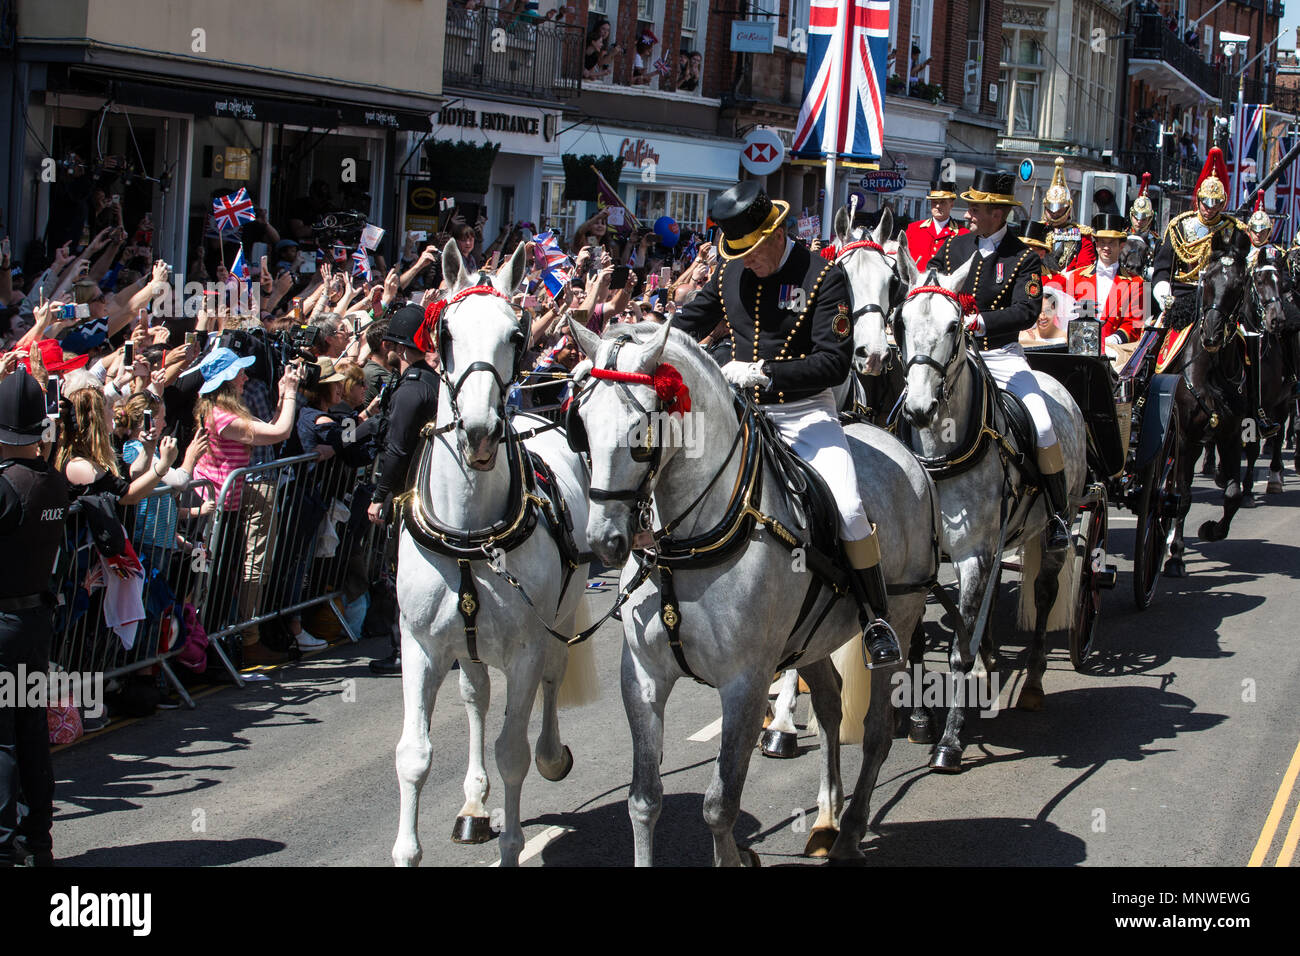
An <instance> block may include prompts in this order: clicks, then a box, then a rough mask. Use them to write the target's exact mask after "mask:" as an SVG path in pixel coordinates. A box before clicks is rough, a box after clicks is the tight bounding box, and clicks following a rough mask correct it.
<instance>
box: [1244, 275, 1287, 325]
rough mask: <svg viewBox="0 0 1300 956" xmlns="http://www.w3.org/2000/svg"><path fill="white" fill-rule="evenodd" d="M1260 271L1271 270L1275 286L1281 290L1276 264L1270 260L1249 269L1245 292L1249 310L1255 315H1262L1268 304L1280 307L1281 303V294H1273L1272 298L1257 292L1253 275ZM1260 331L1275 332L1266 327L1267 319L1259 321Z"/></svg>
mask: <svg viewBox="0 0 1300 956" xmlns="http://www.w3.org/2000/svg"><path fill="white" fill-rule="evenodd" d="M1261 272H1271V273H1272V274H1273V275H1274V276H1276V277H1277V278H1276V279H1275V280H1274V281H1275V282H1276V283H1277V288H1278V290H1279V293H1280V291H1281V275H1280V273H1279V272H1278V268H1277V266H1276V265H1274V264H1273V263H1271V262H1268V263H1265V264H1264V265H1259V266H1255V268H1253V269H1251V270H1250V281H1249V282H1247V283H1246V294H1247V295H1248V296H1249V297H1250V307H1251V311H1252V312H1253V313H1254V315H1255V316H1256V317H1259V316H1260V315H1262V313H1263V310H1264V309H1266V308H1268V306H1270V305H1272V304H1274V303H1276V304H1277V305H1278V307H1279V308H1281V305H1282V296H1281V295H1280V294H1278V295H1275V296H1273V297H1272V298H1264V297H1263V296H1261V295H1260V294H1259V291H1258V289H1257V288H1256V285H1255V281H1254V280H1255V276H1256V275H1258V274H1259V273H1261ZM1270 292H1271V290H1270ZM1260 331H1262V332H1268V333H1269V334H1273V333H1274V332H1275V330H1273V329H1270V328H1269V327H1268V323H1267V320H1264V321H1262V322H1261V323H1260Z"/></svg>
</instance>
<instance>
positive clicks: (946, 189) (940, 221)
mask: <svg viewBox="0 0 1300 956" xmlns="http://www.w3.org/2000/svg"><path fill="white" fill-rule="evenodd" d="M956 185H957V184H956V183H949V182H944V181H943V180H936V181H935V182H933V183H932V184H931V185H930V192H929V194H928V195H927V196H926V197H925V198H926V199H928V200H930V218H929V219H923V220H921V221H919V222H914V223H912V224H911V225H909V226H908V227H907V251H908V252H910V253H911V254H912V258H913V259H915V260H916V268H917V270H918V271H920V272H924V271H925V267H926V266H927V265H928V264H929V262H930V257H931V256H933V255H934V254H935V252H936V250H938V248H939V247H940V246H941V245H943V244H944V243H945V242H946V241H947V240H948V239H950V238H952V237H953V236H959V235H961V234H962V233H965V232H969V231H970V230H969V229H967V228H966V227H965V226H963V225H961V224H960V223H958V222H956V221H954V220H953V219H952V218H951V216H952V204H953V203H954V202H955V201H956V200H957V192H956Z"/></svg>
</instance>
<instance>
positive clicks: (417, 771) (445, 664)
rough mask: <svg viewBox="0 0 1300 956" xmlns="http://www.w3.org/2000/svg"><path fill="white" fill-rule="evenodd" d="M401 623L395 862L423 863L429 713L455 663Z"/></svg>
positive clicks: (430, 751) (430, 756) (429, 752)
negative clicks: (423, 796)
mask: <svg viewBox="0 0 1300 956" xmlns="http://www.w3.org/2000/svg"><path fill="white" fill-rule="evenodd" d="M401 627H402V711H403V716H402V736H401V738H400V739H399V740H398V741H397V789H398V792H399V793H400V794H401V812H400V814H399V817H398V823H397V840H396V841H395V842H394V843H393V862H394V863H395V864H396V865H398V866H419V865H420V858H421V857H422V856H423V855H424V853H423V851H422V850H421V849H420V834H419V832H418V830H417V823H418V821H419V816H420V790H421V788H422V787H423V786H424V780H425V778H426V777H427V776H428V774H429V766H430V764H431V763H432V762H433V747H432V745H431V744H430V743H429V715H430V714H431V713H432V712H433V702H434V699H435V697H436V695H437V693H438V686H439V685H440V684H441V683H442V679H443V677H445V676H446V673H447V670H448V669H449V668H450V667H451V659H450V657H448V656H447V655H445V654H437V655H435V656H433V657H430V655H429V653H428V651H427V649H426V648H425V646H424V644H423V643H421V642H420V640H419V639H418V638H416V636H415V635H414V633H412V631H411V628H410V626H409V625H408V624H407V623H406V620H405V619H403V620H402V624H401ZM444 658H445V659H444Z"/></svg>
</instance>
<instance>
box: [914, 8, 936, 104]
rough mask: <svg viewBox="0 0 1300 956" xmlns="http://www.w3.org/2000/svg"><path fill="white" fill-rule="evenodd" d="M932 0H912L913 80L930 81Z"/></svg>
mask: <svg viewBox="0 0 1300 956" xmlns="http://www.w3.org/2000/svg"><path fill="white" fill-rule="evenodd" d="M932 16H933V14H932V7H931V0H912V27H911V32H912V47H911V67H910V76H911V81H913V82H915V81H922V82H926V83H928V82H929V81H930V24H931V19H932Z"/></svg>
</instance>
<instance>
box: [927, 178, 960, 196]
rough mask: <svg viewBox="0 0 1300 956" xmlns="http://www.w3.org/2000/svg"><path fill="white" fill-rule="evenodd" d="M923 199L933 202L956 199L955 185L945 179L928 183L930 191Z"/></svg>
mask: <svg viewBox="0 0 1300 956" xmlns="http://www.w3.org/2000/svg"><path fill="white" fill-rule="evenodd" d="M925 198H926V199H928V200H930V201H931V202H934V201H935V200H936V199H956V198H957V184H956V183H954V182H951V181H949V180H947V179H936V180H935V181H934V182H932V183H930V191H929V192H928V193H926V194H925Z"/></svg>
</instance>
